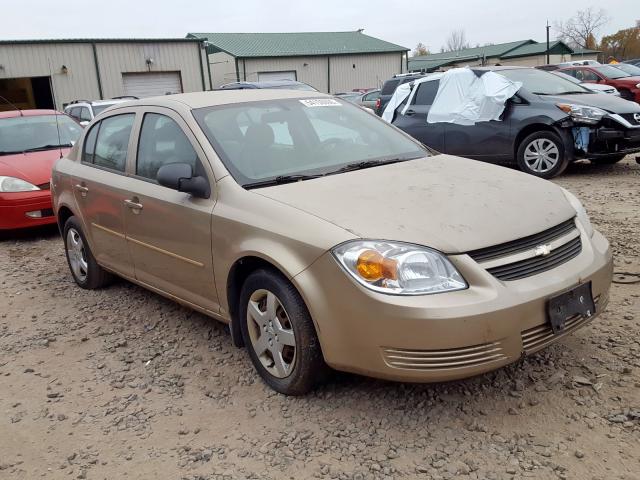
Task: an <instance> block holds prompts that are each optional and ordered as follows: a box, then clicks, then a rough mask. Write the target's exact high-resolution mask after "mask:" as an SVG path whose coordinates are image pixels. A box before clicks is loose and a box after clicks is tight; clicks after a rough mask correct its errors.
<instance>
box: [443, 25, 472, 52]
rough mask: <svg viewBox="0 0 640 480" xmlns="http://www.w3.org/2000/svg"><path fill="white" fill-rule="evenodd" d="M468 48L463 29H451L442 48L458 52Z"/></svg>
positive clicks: (446, 50)
mask: <svg viewBox="0 0 640 480" xmlns="http://www.w3.org/2000/svg"><path fill="white" fill-rule="evenodd" d="M465 48H469V41H468V40H467V35H466V34H465V33H464V30H463V29H460V30H454V31H452V32H451V33H450V34H449V36H448V37H447V41H446V42H445V44H444V48H443V50H444V51H445V52H459V51H460V50H464V49H465Z"/></svg>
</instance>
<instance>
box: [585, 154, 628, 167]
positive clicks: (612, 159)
mask: <svg viewBox="0 0 640 480" xmlns="http://www.w3.org/2000/svg"><path fill="white" fill-rule="evenodd" d="M624 157H626V155H611V156H608V157H600V158H590V159H589V161H590V162H591V163H595V164H596V165H613V164H614V163H618V162H619V161H621V160H623V159H624Z"/></svg>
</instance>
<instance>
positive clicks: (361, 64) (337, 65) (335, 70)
mask: <svg viewBox="0 0 640 480" xmlns="http://www.w3.org/2000/svg"><path fill="white" fill-rule="evenodd" d="M405 69H406V63H405V61H404V56H403V54H401V53H399V52H395V53H372V54H362V55H336V56H333V57H331V93H339V92H349V91H352V90H353V89H355V88H379V87H381V86H382V84H383V83H384V81H385V80H387V79H389V78H391V77H392V76H393V75H394V74H396V73H402V72H403V71H404V70H405Z"/></svg>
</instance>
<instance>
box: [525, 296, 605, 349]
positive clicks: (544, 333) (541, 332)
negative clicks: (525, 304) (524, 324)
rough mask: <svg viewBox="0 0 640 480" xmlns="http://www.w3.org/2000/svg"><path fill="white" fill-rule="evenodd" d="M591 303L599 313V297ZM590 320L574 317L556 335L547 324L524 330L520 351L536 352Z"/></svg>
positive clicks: (579, 316) (580, 316)
mask: <svg viewBox="0 0 640 480" xmlns="http://www.w3.org/2000/svg"><path fill="white" fill-rule="evenodd" d="M593 302H594V303H595V305H596V313H599V311H600V309H599V303H600V296H599V295H597V296H596V297H594V299H593ZM592 318H593V317H589V318H587V317H583V316H582V315H574V316H573V317H571V318H569V319H568V320H567V321H566V322H565V324H564V330H562V332H559V333H557V334H556V333H553V330H552V329H551V325H550V324H549V323H545V324H544V325H538V326H537V327H533V328H529V329H527V330H524V331H523V332H522V333H521V335H522V349H523V350H524V352H525V353H527V354H529V353H533V352H536V351H538V350H540V349H542V348H544V347H546V346H547V345H549V344H550V343H552V342H554V341H555V340H557V339H558V338H560V337H561V336H563V335H566V334H567V333H570V332H572V331H574V330H577V329H578V328H580V327H581V326H583V325H584V324H586V323H587V322H589V321H590V320H591V319H592Z"/></svg>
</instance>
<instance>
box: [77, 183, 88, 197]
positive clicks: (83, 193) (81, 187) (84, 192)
mask: <svg viewBox="0 0 640 480" xmlns="http://www.w3.org/2000/svg"><path fill="white" fill-rule="evenodd" d="M74 188H75V189H76V190H77V191H79V192H80V195H81V196H83V197H86V196H87V193H89V189H88V188H87V187H85V186H84V185H80V184H79V183H77V184H76V185H74Z"/></svg>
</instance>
